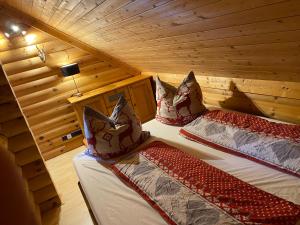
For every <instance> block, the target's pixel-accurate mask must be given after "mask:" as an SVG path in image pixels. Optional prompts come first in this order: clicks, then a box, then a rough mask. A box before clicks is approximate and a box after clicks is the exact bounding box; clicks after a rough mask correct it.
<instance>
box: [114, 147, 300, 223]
mask: <svg viewBox="0 0 300 225" xmlns="http://www.w3.org/2000/svg"><path fill="white" fill-rule="evenodd" d="M112 169H113V171H114V172H115V173H116V174H117V175H118V176H119V177H120V178H121V179H122V180H123V181H125V182H126V183H127V184H128V185H129V186H131V187H132V188H134V189H135V190H136V191H137V192H138V193H139V194H140V195H141V196H142V197H143V198H144V199H145V200H146V201H147V202H148V203H149V204H150V205H151V206H152V207H153V208H154V209H156V210H157V211H158V212H159V213H160V215H161V216H162V217H163V218H164V219H165V220H166V221H167V222H168V223H169V224H182V225H183V224H188V225H193V224H197V225H214V224H216V225H217V224H218V225H221V224H224V225H225V224H226V225H228V224H251V225H252V224H253V225H254V224H255V225H259V224H260V225H262V224H264V225H271V224H272V225H288V224H289V225H296V223H297V222H300V206H299V205H296V204H294V203H292V202H288V201H286V200H284V199H281V198H279V197H276V196H274V195H272V194H269V193H267V192H265V191H262V190H260V189H258V188H256V187H254V186H252V185H250V184H248V183H246V182H243V181H241V180H239V179H237V178H235V177H234V176H232V175H230V174H227V173H226V172H224V171H222V170H219V169H217V168H215V167H213V166H211V165H209V164H207V163H206V162H204V161H202V160H200V159H198V158H195V157H193V156H191V155H189V154H187V153H185V152H183V151H181V150H179V149H177V148H175V147H172V146H170V145H167V144H165V143H163V142H160V141H154V142H152V143H150V144H148V145H147V146H146V147H144V148H143V149H142V150H140V151H139V152H138V153H133V154H130V155H128V156H126V157H125V158H123V159H122V160H121V161H119V162H117V163H115V164H113V165H112Z"/></svg>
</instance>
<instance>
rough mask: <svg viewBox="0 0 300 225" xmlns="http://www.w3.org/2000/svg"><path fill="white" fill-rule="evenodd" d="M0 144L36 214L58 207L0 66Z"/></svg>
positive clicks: (35, 147)
mask: <svg viewBox="0 0 300 225" xmlns="http://www.w3.org/2000/svg"><path fill="white" fill-rule="evenodd" d="M0 142H1V147H3V143H4V142H6V143H5V149H6V150H8V151H9V152H10V153H11V155H12V157H13V158H14V161H15V164H16V169H19V170H20V171H21V173H22V175H23V177H24V183H25V186H26V187H27V189H28V193H29V196H30V197H31V198H32V199H33V202H34V205H35V206H36V210H37V213H38V214H39V213H40V212H41V213H43V212H45V211H47V210H49V209H52V208H53V207H56V206H58V205H60V199H59V197H58V194H57V192H56V189H55V187H54V185H53V182H52V180H51V178H50V175H49V173H48V171H47V169H46V167H45V164H44V161H43V159H42V156H41V154H40V152H39V149H38V147H37V145H36V143H35V141H34V139H33V136H32V134H31V132H30V129H29V128H28V126H27V123H26V121H25V119H24V117H23V114H22V112H21V110H20V108H19V105H18V102H17V101H16V98H15V96H14V94H13V92H12V89H11V87H10V85H9V84H8V81H7V79H6V77H5V75H4V73H3V70H2V68H1V67H0ZM2 150H3V149H1V151H2ZM1 182H4V181H1Z"/></svg>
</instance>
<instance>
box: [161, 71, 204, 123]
mask: <svg viewBox="0 0 300 225" xmlns="http://www.w3.org/2000/svg"><path fill="white" fill-rule="evenodd" d="M156 102H157V111H156V119H157V120H158V121H160V122H162V123H165V124H169V125H177V126H183V125H185V124H187V123H189V122H191V121H193V120H194V119H195V118H197V117H198V116H199V115H201V114H202V113H203V112H204V111H205V110H206V109H205V106H204V105H203V104H202V93H201V89H200V86H199V84H198V83H197V81H196V78H195V75H194V73H193V72H190V73H189V75H188V76H187V77H186V78H185V79H184V80H183V82H182V83H181V84H180V86H179V87H178V88H177V89H176V88H175V87H173V86H171V85H168V84H166V83H164V82H162V81H160V79H159V78H158V77H157V78H156Z"/></svg>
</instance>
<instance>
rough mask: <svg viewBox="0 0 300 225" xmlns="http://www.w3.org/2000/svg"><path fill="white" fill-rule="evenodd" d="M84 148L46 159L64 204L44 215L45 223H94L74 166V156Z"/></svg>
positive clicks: (66, 224) (91, 224) (68, 224)
mask: <svg viewBox="0 0 300 225" xmlns="http://www.w3.org/2000/svg"><path fill="white" fill-rule="evenodd" d="M83 150H84V147H83V146H82V147H79V148H77V149H75V150H73V151H70V152H67V153H65V154H62V155H60V156H58V157H56V158H53V159H50V160H48V161H46V166H47V168H48V170H49V172H50V175H51V176H52V179H53V181H54V184H55V186H56V188H57V191H58V194H59V196H60V198H61V200H62V206H61V207H60V208H59V209H57V210H52V211H50V212H48V213H47V214H45V215H44V216H43V225H56V224H59V225H93V222H92V219H91V217H90V214H89V212H88V209H87V207H86V205H85V202H84V199H83V197H82V195H81V192H80V190H79V187H78V185H77V182H78V178H77V175H76V172H75V169H74V167H73V162H72V159H73V157H74V156H75V155H76V154H77V153H79V152H82V151H83Z"/></svg>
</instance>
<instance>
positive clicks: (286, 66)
mask: <svg viewBox="0 0 300 225" xmlns="http://www.w3.org/2000/svg"><path fill="white" fill-rule="evenodd" d="M6 2H7V4H9V5H10V6H12V7H15V8H17V9H18V10H21V11H23V12H24V13H25V14H29V15H32V16H33V17H34V18H35V20H40V21H42V22H43V23H45V24H48V25H50V26H52V27H53V28H55V29H57V30H60V31H63V32H65V33H66V34H69V35H71V36H72V37H74V38H76V39H78V40H80V41H81V42H82V43H85V44H88V45H90V46H92V47H94V48H95V49H98V50H101V51H102V52H105V53H107V54H109V55H112V56H113V57H115V58H118V59H120V60H122V61H124V62H125V63H127V64H129V65H131V66H132V67H134V68H137V69H139V70H140V71H143V72H149V73H150V74H156V73H159V74H162V73H164V75H162V76H163V77H164V79H166V80H168V81H169V82H171V83H172V82H173V83H178V81H179V80H181V79H182V78H183V76H182V75H175V74H187V73H188V72H189V71H190V70H194V72H195V73H196V74H197V75H198V76H197V78H198V80H199V82H200V84H201V86H203V92H204V93H205V101H206V103H207V104H211V105H219V106H220V105H221V106H224V107H230V108H233V107H237V106H239V107H240V109H241V110H244V111H248V110H250V109H251V110H250V111H252V112H253V111H256V113H258V112H259V111H262V112H261V113H263V114H264V115H267V116H270V117H274V118H278V119H283V120H287V121H293V122H299V117H298V115H299V113H298V112H299V103H298V101H299V99H300V97H299V88H298V87H299V85H300V84H299V82H300V74H299V73H300V57H299V56H300V47H299V46H300V41H299V40H300V39H299V38H300V4H299V1H298V0H252V1H249V0H198V1H195V0H137V1H131V0H114V1H102V0H101V1H84V0H76V1H68V2H66V1H57V0H48V1H46V2H41V1H32V4H30V5H26V4H25V5H26V7H25V6H24V3H25V2H26V1H25V0H14V1H6ZM40 39H41V40H42V39H43V40H44V41H47V42H49V46H51V45H52V42H51V40H48V39H47V38H45V37H43V38H42V37H41V38H40ZM16 51H17V50H16ZM25 58H26V57H25ZM25 58H24V59H23V60H25V61H26V59H25ZM20 59H22V57H20ZM7 60H8V61H9V60H10V59H9V58H7ZM22 66H23V67H24V68H30V67H31V68H35V66H36V65H35V64H34V63H32V64H31V65H27V64H26V62H23V63H22ZM11 70H12V71H14V70H17V68H14V67H12V68H11ZM166 73H168V75H166ZM32 76H33V77H34V75H32ZM40 76H41V77H43V78H45V79H46V78H47V79H49V80H45V82H46V81H47V84H48V82H52V81H53V80H51V76H54V75H51V74H50V75H49V74H47V71H45V72H44V73H43V74H41V75H40ZM26 79H28V80H30V79H31V78H30V77H29V78H26ZM15 80H16V81H15V82H18V81H17V80H18V76H16V78H15ZM231 81H232V82H231ZM232 83H233V84H234V85H236V88H238V91H237V90H235V89H234V88H235V86H234V85H232ZM37 84H39V85H40V84H41V85H45V86H47V84H44V83H37ZM70 85H71V84H70ZM26 89H30V86H29V88H26V86H24V87H23V89H20V90H18V91H19V93H21V94H23V93H24V94H25V93H27V92H30V90H29V91H28V90H26ZM32 90H36V91H37V92H34V93H30V94H28V96H34V95H36V97H37V98H38V97H39V96H42V94H43V93H42V92H41V91H40V90H39V88H38V87H37V88H35V89H32ZM46 94H47V92H45V95H46ZM246 97H247V98H248V99H251V101H252V103H255V104H251V103H250V102H247V101H244V100H245V99H246ZM228 99H236V101H235V100H234V101H231V100H230V101H226V100H228ZM55 101H57V102H59V101H60V98H59V97H58V98H57V99H56V100H55ZM24 102H30V98H29V99H28V101H27V100H25V97H24ZM221 102H222V104H221ZM24 104H25V103H24ZM26 104H27V103H26ZM53 104H55V103H53V102H49V105H51V106H52V105H53ZM249 104H250V105H249ZM58 105H59V106H57V107H60V110H61V111H64V112H71V111H70V109H69V108H66V107H64V105H63V104H60V103H59V104H58ZM255 105H257V106H258V105H259V107H260V109H257V108H256V107H255ZM45 107H46V106H45V105H42V104H41V105H39V104H37V105H35V106H28V107H27V109H26V110H27V111H30V112H31V114H32V118H31V119H32V120H34V121H39V118H36V114H37V113H45V112H44V111H43V112H41V111H42V109H43V108H45ZM24 110H25V109H24ZM53 113H56V112H53ZM41 117H43V118H45V117H46V114H43V116H41ZM63 119H64V118H61V120H63ZM66 119H67V120H69V119H71V115H70V117H67V118H66ZM61 120H60V121H61ZM36 129H40V128H36Z"/></svg>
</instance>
